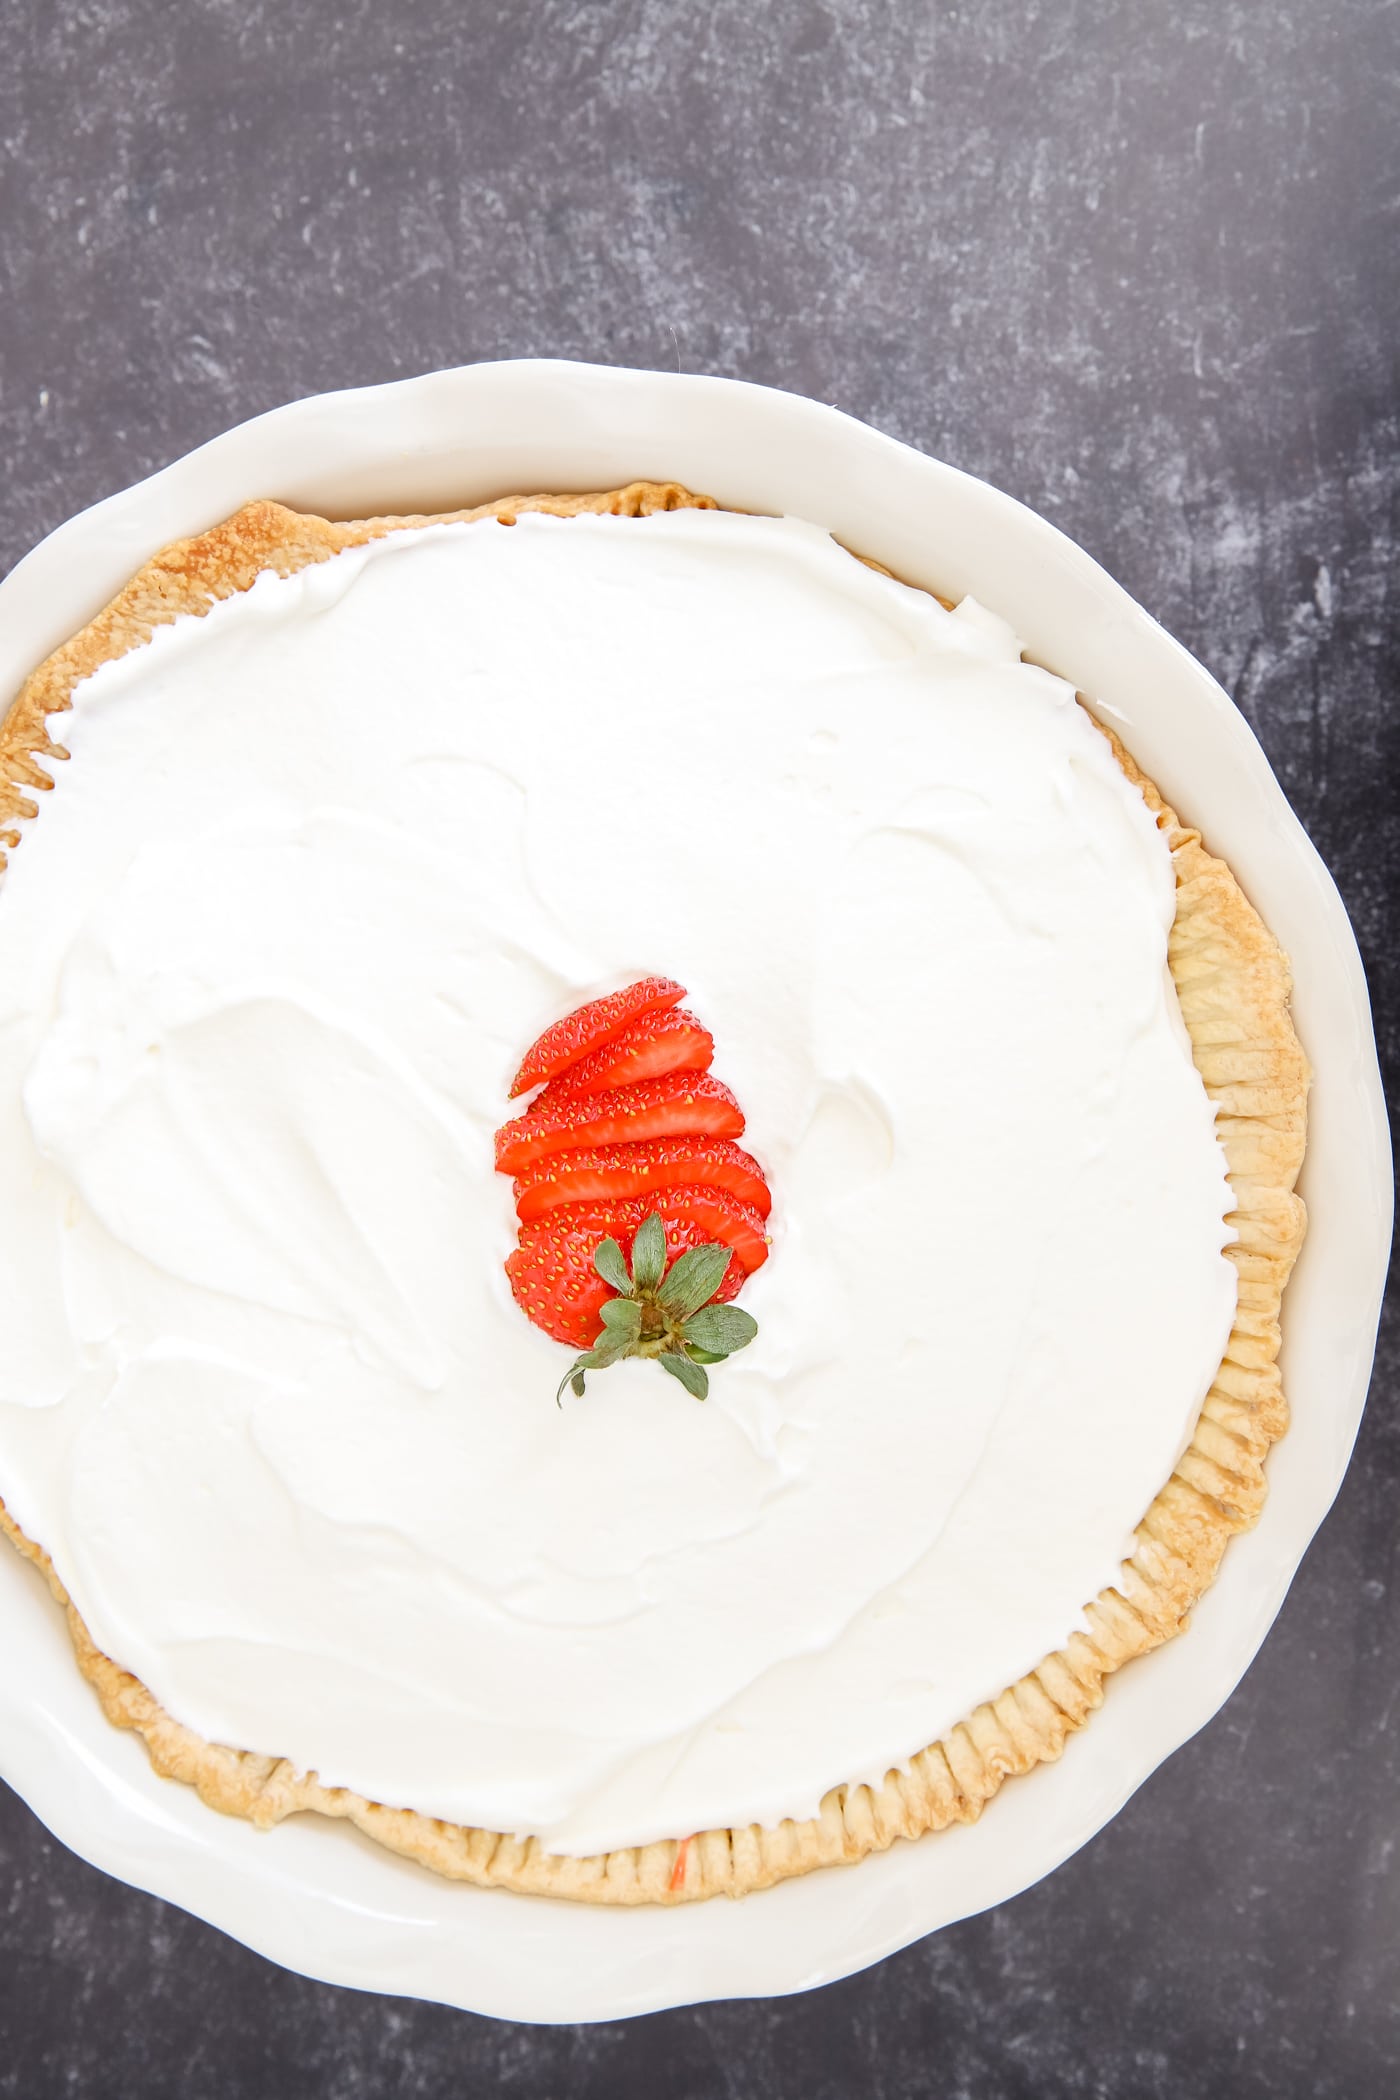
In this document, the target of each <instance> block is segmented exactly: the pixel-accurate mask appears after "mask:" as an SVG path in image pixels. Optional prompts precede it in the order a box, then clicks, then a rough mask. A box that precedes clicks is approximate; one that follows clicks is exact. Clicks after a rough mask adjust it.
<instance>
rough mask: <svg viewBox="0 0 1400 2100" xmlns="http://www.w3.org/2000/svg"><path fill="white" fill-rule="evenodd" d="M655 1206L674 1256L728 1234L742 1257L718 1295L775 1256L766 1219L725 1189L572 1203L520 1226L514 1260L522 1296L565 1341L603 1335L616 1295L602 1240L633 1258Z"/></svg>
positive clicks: (515, 1285)
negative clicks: (602, 1259)
mask: <svg viewBox="0 0 1400 2100" xmlns="http://www.w3.org/2000/svg"><path fill="white" fill-rule="evenodd" d="M653 1210H655V1211H657V1212H658V1213H659V1215H660V1218H661V1223H662V1225H663V1227H664V1228H665V1232H666V1259H667V1262H668V1264H669V1263H670V1262H673V1261H675V1260H676V1258H677V1256H678V1255H681V1254H685V1253H687V1252H688V1251H689V1249H690V1248H692V1247H701V1246H705V1245H707V1244H708V1243H710V1242H712V1241H715V1240H722V1241H723V1242H724V1244H725V1245H726V1246H729V1247H732V1248H733V1249H734V1254H735V1259H734V1260H733V1261H731V1262H730V1264H729V1267H728V1269H727V1270H726V1271H725V1275H724V1281H723V1282H722V1283H721V1284H720V1287H719V1289H718V1290H717V1291H716V1292H715V1295H714V1299H713V1300H712V1303H714V1304H716V1305H723V1304H725V1303H727V1301H728V1300H729V1299H731V1298H733V1297H734V1296H735V1295H736V1293H737V1292H738V1291H739V1290H740V1289H741V1288H742V1287H743V1284H744V1282H745V1280H746V1278H747V1277H748V1275H749V1274H750V1272H751V1271H752V1270H754V1269H756V1268H758V1267H759V1266H760V1265H761V1264H762V1263H763V1262H765V1261H766V1260H767V1258H768V1243H767V1241H766V1239H765V1238H764V1233H763V1220H762V1218H760V1217H759V1215H758V1213H757V1211H755V1210H751V1209H750V1208H749V1207H748V1205H747V1204H744V1203H738V1202H736V1201H735V1199H734V1198H733V1197H732V1196H726V1195H724V1194H723V1193H722V1192H721V1191H720V1190H718V1189H702V1188H678V1189H667V1190H666V1192H665V1194H664V1195H663V1196H661V1197H659V1198H657V1200H656V1201H655V1202H653V1201H651V1200H650V1199H649V1198H646V1197H638V1198H636V1199H634V1200H633V1201H632V1202H630V1203H619V1204H596V1203H573V1204H566V1205H564V1206H563V1207H562V1208H560V1209H558V1210H551V1211H547V1212H546V1213H545V1215H544V1216H543V1217H542V1218H536V1219H534V1220H532V1222H531V1223H530V1224H528V1225H522V1226H521V1228H520V1243H519V1245H518V1246H517V1247H516V1248H515V1250H514V1252H513V1253H512V1254H511V1256H510V1259H509V1260H508V1261H507V1262H506V1265H505V1267H506V1275H507V1276H508V1277H509V1278H510V1287H511V1290H512V1291H513V1292H514V1294H515V1300H516V1303H517V1304H518V1305H519V1307H520V1310H521V1311H522V1312H523V1313H524V1314H525V1316H526V1318H527V1319H529V1320H533V1322H534V1324H535V1325H536V1327H541V1328H543V1329H544V1332H545V1333H546V1334H548V1335H552V1336H553V1337H554V1339H555V1341H557V1342H567V1343H568V1344H569V1345H570V1347H571V1348H575V1349H588V1348H591V1347H592V1345H593V1343H594V1342H595V1341H596V1340H597V1337H598V1330H599V1327H600V1326H601V1324H602V1309H603V1306H604V1304H605V1303H606V1301H607V1300H608V1299H609V1298H610V1297H611V1296H612V1295H613V1293H612V1289H611V1286H610V1285H608V1284H606V1283H604V1281H603V1279H602V1277H601V1276H600V1275H599V1274H598V1271H597V1270H596V1269H595V1268H594V1266H593V1255H594V1252H595V1250H596V1248H597V1247H598V1244H599V1242H600V1241H602V1240H605V1239H607V1238H608V1237H609V1236H611V1237H612V1238H613V1239H615V1240H616V1241H617V1242H618V1244H619V1245H620V1247H621V1248H622V1252H623V1255H624V1257H625V1259H626V1260H627V1261H628V1262H630V1261H631V1259H632V1242H633V1240H634V1239H635V1238H636V1236H637V1227H638V1226H639V1225H640V1224H641V1222H642V1220H643V1219H644V1218H646V1217H649V1216H650V1215H651V1212H652V1211H653Z"/></svg>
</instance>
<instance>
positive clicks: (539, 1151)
mask: <svg viewBox="0 0 1400 2100" xmlns="http://www.w3.org/2000/svg"><path fill="white" fill-rule="evenodd" d="M743 1134H744V1111H743V1110H742V1108H740V1106H739V1104H738V1102H737V1101H736V1100H735V1099H734V1096H733V1095H732V1094H731V1093H730V1091H729V1089H728V1087H727V1086H726V1085H725V1084H724V1082H723V1080H720V1079H712V1078H711V1077H710V1076H709V1074H708V1073H705V1072H668V1073H667V1074H666V1075H665V1077H664V1078H662V1079H648V1080H645V1081H643V1083H642V1084H641V1085H640V1086H618V1087H613V1088H612V1089H611V1090H610V1091H609V1092H608V1093H606V1094H580V1095H579V1097H578V1099H577V1100H575V1101H568V1100H565V1101H558V1102H556V1103H555V1104H554V1105H553V1106H552V1107H551V1106H548V1105H543V1106H542V1105H541V1104H540V1103H539V1102H537V1103H536V1104H535V1106H534V1107H533V1108H532V1109H531V1110H530V1113H529V1114H528V1115H525V1116H517V1117H516V1118H515V1120H514V1122H513V1123H504V1124H502V1126H501V1128H500V1129H499V1130H498V1131H497V1132H496V1171H497V1173H498V1174H521V1173H523V1172H524V1170H525V1169H526V1167H532V1166H533V1165H534V1163H535V1161H536V1160H537V1159H545V1158H547V1157H548V1156H549V1154H550V1153H551V1152H577V1151H579V1150H580V1149H581V1148H582V1147H584V1146H588V1147H590V1148H591V1147H593V1146H597V1145H627V1144H637V1143H640V1142H641V1141H642V1139H644V1138H663V1137H684V1136H686V1135H690V1136H695V1137H742V1136H743Z"/></svg>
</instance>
